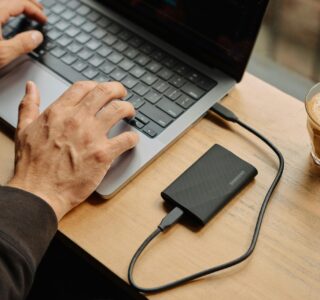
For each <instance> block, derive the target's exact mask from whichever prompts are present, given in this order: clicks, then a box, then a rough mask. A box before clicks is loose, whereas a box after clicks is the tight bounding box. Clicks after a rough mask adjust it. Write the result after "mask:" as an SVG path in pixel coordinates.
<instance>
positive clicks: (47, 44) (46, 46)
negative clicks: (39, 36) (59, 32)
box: [41, 41, 56, 51]
mask: <svg viewBox="0 0 320 300" xmlns="http://www.w3.org/2000/svg"><path fill="white" fill-rule="evenodd" d="M55 46H56V45H55V44H54V43H53V42H50V41H44V42H43V44H42V45H41V47H43V49H45V50H47V51H50V50H51V49H53V48H54V47H55Z"/></svg>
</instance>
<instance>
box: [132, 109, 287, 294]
mask: <svg viewBox="0 0 320 300" xmlns="http://www.w3.org/2000/svg"><path fill="white" fill-rule="evenodd" d="M211 110H212V111H213V112H215V113H216V114H218V115H219V116H221V117H222V118H224V119H226V120H228V121H231V122H234V123H237V124H239V125H240V126H241V127H243V128H245V129H246V130H248V131H249V132H251V133H252V134H254V135H255V136H257V137H258V138H260V139H261V140H262V141H263V142H265V143H266V144H267V145H268V146H269V147H270V148H271V149H272V150H273V151H274V152H275V154H276V155H277V156H278V159H279V168H278V172H277V175H276V177H275V179H274V180H273V182H272V184H271V186H270V188H269V190H268V192H267V194H266V196H265V198H264V201H263V203H262V205H261V208H260V212H259V215H258V218H257V222H256V226H255V229H254V233H253V236H252V241H251V244H250V246H249V248H248V250H247V251H246V252H245V253H244V254H243V255H241V256H240V257H238V258H236V259H234V260H231V261H229V262H227V263H224V264H221V265H218V266H215V267H212V268H209V269H207V270H204V271H201V272H198V273H195V274H192V275H190V276H186V277H184V278H182V279H179V280H176V281H174V282H171V283H168V284H165V285H162V286H158V287H155V288H143V287H140V286H138V285H137V284H136V283H135V282H134V280H133V269H134V266H135V263H136V262H137V260H138V258H139V256H140V255H141V253H142V252H143V250H144V249H145V248H146V247H147V246H148V244H149V243H150V242H151V241H152V240H153V239H154V238H155V237H156V236H157V235H158V234H159V233H161V232H162V231H164V229H167V228H170V227H171V226H172V225H173V224H175V223H176V222H177V221H178V220H179V219H180V218H181V216H182V215H183V211H182V210H181V209H179V208H178V207H176V208H174V209H173V210H172V211H171V212H170V213H169V214H168V215H167V216H166V217H165V218H164V219H163V220H162V222H161V224H165V226H162V225H161V224H160V225H159V226H158V228H157V229H156V230H155V231H154V232H153V233H152V234H151V235H150V236H149V237H148V238H147V239H146V240H145V241H144V242H143V244H142V245H141V246H140V247H139V249H138V250H137V251H136V253H135V254H134V256H133V258H132V260H131V262H130V266H129V269H128V280H129V283H130V284H131V285H132V286H133V287H134V288H135V289H137V290H138V291H140V292H143V293H159V292H162V291H165V290H168V289H172V288H175V287H177V286H180V285H182V284H185V283H188V282H190V281H193V280H195V279H198V278H200V277H203V276H206V275H209V274H212V273H215V272H218V271H221V270H224V269H227V268H230V267H233V266H235V265H237V264H240V263H241V262H243V261H244V260H246V259H247V258H248V257H249V256H250V255H251V254H252V253H253V251H254V249H255V247H256V245H257V241H258V237H259V233H260V229H261V224H262V221H263V217H264V214H265V212H266V209H267V206H268V204H269V201H270V199H271V195H272V193H273V192H274V190H275V188H276V186H277V185H278V183H279V181H280V178H281V176H282V173H283V170H284V159H283V156H282V154H281V152H280V151H279V150H278V149H277V147H276V146H274V145H273V144H272V143H271V142H270V141H269V140H268V139H266V138H265V137H264V136H262V135H261V134H260V133H259V132H257V131H256V130H254V129H253V128H251V127H250V126H248V125H246V124H245V123H243V122H242V121H240V120H239V119H238V117H237V116H236V115H235V114H234V113H233V112H232V111H230V110H228V109H227V108H225V107H224V106H222V105H221V104H219V103H217V104H215V105H214V106H213V107H212V108H211Z"/></svg>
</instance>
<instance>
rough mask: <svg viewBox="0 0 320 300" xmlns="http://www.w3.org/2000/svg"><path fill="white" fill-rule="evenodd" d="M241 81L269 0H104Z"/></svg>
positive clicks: (196, 56) (197, 57) (186, 50)
mask: <svg viewBox="0 0 320 300" xmlns="http://www.w3.org/2000/svg"><path fill="white" fill-rule="evenodd" d="M102 2H104V3H106V4H107V5H109V6H112V7H113V8H115V9H116V10H118V11H120V12H121V13H123V14H126V15H127V16H128V17H130V18H132V19H134V21H135V22H138V23H140V25H143V27H144V28H148V29H149V30H150V31H152V32H153V33H155V34H157V35H160V36H161V37H162V38H164V39H165V40H167V41H168V42H170V43H171V44H174V45H175V46H176V47H178V48H179V49H182V50H183V51H185V52H187V53H189V54H191V55H192V56H194V57H195V58H196V59H198V60H200V61H202V62H204V63H205V64H207V65H210V66H211V67H218V68H220V69H222V71H224V72H226V73H227V74H229V75H231V76H232V77H233V78H235V79H236V80H237V81H240V80H241V78H242V75H243V73H244V71H245V68H246V65H247V63H248V60H249V57H250V54H251V52H252V49H253V46H254V43H255V40H256V37H257V34H258V31H259V28H260V24H261V21H262V18H263V15H264V12H265V9H266V6H267V3H268V0H207V1H204V0H203V1H194V0H102Z"/></svg>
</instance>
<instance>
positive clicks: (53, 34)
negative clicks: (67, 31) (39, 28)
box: [47, 29, 62, 41]
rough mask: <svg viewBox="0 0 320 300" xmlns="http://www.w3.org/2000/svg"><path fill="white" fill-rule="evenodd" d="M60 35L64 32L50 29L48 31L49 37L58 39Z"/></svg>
mask: <svg viewBox="0 0 320 300" xmlns="http://www.w3.org/2000/svg"><path fill="white" fill-rule="evenodd" d="M60 36H62V33H61V32H60V31H58V30H55V29H53V30H50V31H49V32H48V33H47V37H48V38H49V39H51V40H53V41H54V40H56V39H58V38H59V37H60Z"/></svg>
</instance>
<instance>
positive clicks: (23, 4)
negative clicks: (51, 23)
mask: <svg viewBox="0 0 320 300" xmlns="http://www.w3.org/2000/svg"><path fill="white" fill-rule="evenodd" d="M42 10H43V7H42V4H40V3H39V2H38V1H36V0H0V69H1V68H2V67H4V66H6V65H7V64H9V63H10V62H12V61H13V60H14V59H16V58H17V57H19V56H20V55H22V54H26V53H29V52H31V51H32V50H34V49H35V48H37V47H38V46H39V45H40V44H41V43H42V41H43V36H42V33H41V32H39V31H36V30H31V31H27V32H23V33H20V34H17V35H16V36H15V37H13V38H12V39H10V40H4V39H3V36H2V32H1V26H3V25H4V24H5V23H6V22H7V21H8V20H9V18H10V17H15V16H19V15H21V14H25V15H26V16H28V17H29V18H31V19H33V20H36V21H38V22H39V23H41V24H44V23H45V22H46V21H47V17H46V16H45V14H44V13H43V11H42Z"/></svg>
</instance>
